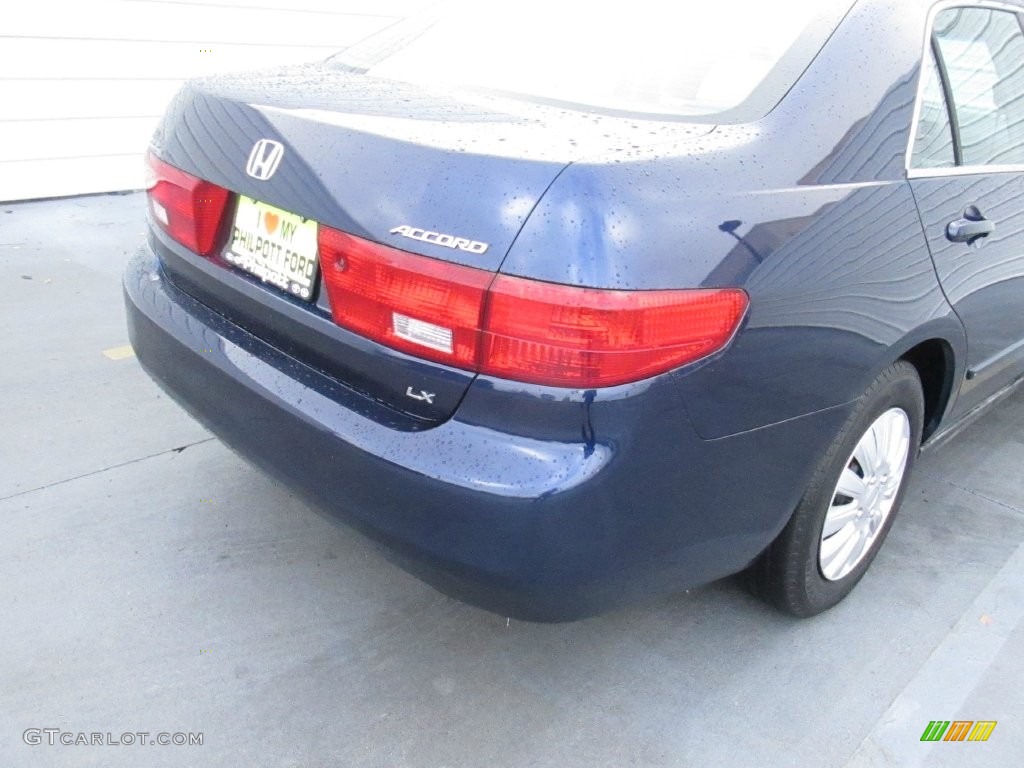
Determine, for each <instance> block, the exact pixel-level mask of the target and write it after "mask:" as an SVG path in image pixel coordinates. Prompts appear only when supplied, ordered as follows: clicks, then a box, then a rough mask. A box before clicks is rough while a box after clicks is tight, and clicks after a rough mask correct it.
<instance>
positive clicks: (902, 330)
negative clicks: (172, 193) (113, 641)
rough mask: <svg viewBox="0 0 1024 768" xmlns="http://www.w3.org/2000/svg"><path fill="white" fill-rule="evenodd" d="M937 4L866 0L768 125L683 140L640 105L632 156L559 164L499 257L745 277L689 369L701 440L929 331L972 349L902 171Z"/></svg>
mask: <svg viewBox="0 0 1024 768" xmlns="http://www.w3.org/2000/svg"><path fill="white" fill-rule="evenodd" d="M927 9H928V4H927V3H922V2H916V1H915V2H909V3H907V2H902V3H896V2H890V3H875V2H871V3H869V2H862V3H860V4H858V5H857V6H856V7H855V8H854V9H853V11H852V12H851V14H850V16H849V17H848V18H847V20H846V22H845V23H844V24H843V25H842V26H841V27H840V28H839V30H838V31H837V32H836V33H835V34H834V35H833V37H832V39H831V40H830V41H829V43H828V44H827V45H826V47H825V48H824V49H823V51H822V52H821V53H820V54H819V56H818V57H817V58H816V60H815V61H814V62H813V64H812V65H811V67H810V68H809V69H808V70H807V72H805V74H804V76H803V77H802V78H801V80H800V81H799V83H798V84H797V86H796V87H795V88H794V89H793V90H792V91H791V92H790V93H789V94H788V96H787V97H786V98H785V99H784V100H783V102H782V103H781V104H780V105H779V106H778V107H777V108H776V109H775V110H774V111H773V112H772V113H771V114H769V115H768V116H767V117H766V118H764V119H762V120H761V121H759V122H757V123H753V124H748V125H734V126H721V127H719V128H718V129H716V130H715V131H714V132H712V133H711V134H710V135H707V136H704V137H700V138H696V139H693V140H690V141H686V142H680V143H674V144H673V143H658V141H657V136H656V133H655V132H651V131H648V133H649V134H651V135H649V136H647V137H646V141H645V140H644V139H645V137H644V126H643V124H642V121H638V124H637V137H638V141H637V147H636V149H635V150H634V151H633V153H632V154H631V155H627V156H616V157H599V158H592V159H590V160H589V161H585V162H579V163H575V164H573V165H572V166H570V167H569V168H568V169H567V170H565V171H563V173H562V174H561V175H560V176H559V178H558V180H557V181H556V182H555V184H554V185H553V186H552V188H551V189H550V190H549V192H548V193H547V194H546V195H545V196H544V198H543V199H542V200H541V203H540V205H539V206H538V208H537V210H536V211H535V212H534V214H533V215H532V216H531V217H530V219H529V220H528V221H527V223H526V226H525V227H524V230H523V232H522V233H521V235H520V237H519V238H518V239H517V241H516V242H515V244H514V246H513V248H512V250H511V252H510V254H509V255H508V257H507V258H506V260H505V262H504V264H503V266H502V271H503V272H507V273H510V274H517V275H523V276H530V277H534V278H539V279H543V280H551V281H555V282H564V283H571V284H577V285H590V286H595V287H615V288H627V289H659V288H688V287H718V286H740V287H743V288H744V289H746V290H747V291H748V293H749V294H750V297H751V309H750V313H749V315H748V318H747V320H746V323H745V325H744V326H743V327H742V328H741V330H740V332H739V334H738V335H737V337H736V339H735V340H734V342H733V344H732V345H731V347H729V348H728V349H727V350H726V351H725V352H724V353H722V354H720V355H719V356H717V357H716V358H713V359H710V360H708V361H705V362H703V363H701V364H697V365H695V366H694V367H693V369H692V370H691V371H689V372H688V374H687V375H685V376H683V377H681V378H680V388H681V391H682V393H683V397H684V400H685V403H686V407H687V410H688V411H689V413H690V417H691V419H692V421H693V423H694V425H695V427H696V428H697V430H698V432H699V433H700V434H701V435H702V436H703V437H705V438H717V437H722V436H726V435H730V434H735V433H738V432H742V431H745V430H750V429H754V428H757V427H760V426H764V425H767V424H772V423H776V422H781V421H785V420H787V419H791V418H795V417H798V416H801V415H804V414H808V413H812V412H816V411H820V410H823V409H826V408H829V407H832V406H837V405H841V404H844V403H848V402H850V401H852V400H854V399H856V398H857V397H859V396H860V395H861V394H862V393H863V392H864V391H865V389H866V388H867V386H868V385H869V383H870V382H871V381H872V380H873V379H874V377H875V376H876V375H877V373H878V372H879V371H880V370H881V369H882V368H884V367H885V366H886V365H888V364H889V363H890V362H892V360H894V359H896V358H898V357H899V356H900V355H901V354H902V353H903V352H904V351H905V350H906V349H909V348H910V347H911V346H913V344H915V343H917V342H918V341H923V340H925V339H927V338H942V339H944V340H945V341H946V342H947V343H948V344H949V346H950V347H951V348H952V349H953V350H954V353H957V352H962V350H963V348H964V344H965V342H964V337H963V330H962V327H961V326H960V324H959V321H958V320H957V319H956V317H955V315H954V314H953V313H952V310H951V308H950V307H949V305H948V303H947V302H946V300H945V298H944V296H943V294H942V291H941V289H940V287H939V284H938V281H937V278H936V275H935V271H934V267H933V264H932V261H931V257H930V254H929V251H928V245H927V241H926V238H925V236H924V232H923V229H922V225H921V221H920V218H919V216H918V213H917V209H916V207H915V204H914V199H913V196H912V194H911V191H910V188H909V184H908V182H907V181H906V178H905V176H906V174H905V152H906V147H907V140H908V134H909V130H910V125H911V122H912V117H913V108H914V100H915V96H916V88H917V78H918V70H919V66H920V56H921V46H922V42H923V36H924V29H925V19H926V15H927ZM955 356H956V357H957V358H958V359H960V358H962V354H955Z"/></svg>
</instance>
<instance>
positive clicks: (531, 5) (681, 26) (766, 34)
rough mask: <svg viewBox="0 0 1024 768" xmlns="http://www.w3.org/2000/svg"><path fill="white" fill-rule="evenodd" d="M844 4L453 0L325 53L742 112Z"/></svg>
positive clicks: (623, 106) (604, 96)
mask: <svg viewBox="0 0 1024 768" xmlns="http://www.w3.org/2000/svg"><path fill="white" fill-rule="evenodd" d="M851 4H852V3H851V0H786V2H784V3H772V2H766V1H765V0H729V2H718V3H714V2H712V3H699V4H696V3H692V4H691V3H685V4H684V3H678V4H668V3H665V2H664V0H658V1H657V2H652V1H651V0H633V2H629V3H622V4H616V5H615V6H612V5H611V4H608V5H604V4H595V3H593V2H578V1H574V0H570V1H569V2H564V1H563V0H545V1H544V2H540V1H539V0H519V1H517V2H512V3H501V4H498V3H481V2H452V3H447V4H445V6H444V7H443V9H442V10H441V11H440V12H434V13H431V14H429V15H424V16H420V17H416V18H413V19H411V20H409V21H407V22H405V23H403V24H399V25H396V26H395V27H393V28H392V29H391V30H388V31H386V32H385V33H383V34H381V35H378V36H376V37H375V38H373V39H371V40H370V41H368V42H367V43H365V44H362V45H360V46H357V47H355V48H352V49H349V50H348V51H345V52H343V53H341V54H339V55H338V56H336V57H334V59H332V61H333V62H334V63H335V64H336V65H338V66H342V67H345V68H349V69H356V70H359V71H365V72H367V73H369V74H372V75H375V76H379V77H385V78H391V79H396V80H402V81H406V82H412V83H417V84H421V85H451V86H459V87H470V88H480V89H485V90H488V91H497V92H501V93H505V94H509V95H515V96H520V97H524V98H528V99H531V100H536V101H542V102H548V103H555V104H560V105H565V106H582V107H586V108H589V109H597V110H600V111H609V112H623V113H653V114H659V115H671V116H679V117H686V118H693V117H707V116H712V115H715V116H724V117H730V116H732V117H737V118H739V117H742V118H743V119H751V118H752V117H760V116H762V115H763V114H764V113H766V112H767V111H769V110H770V109H771V108H772V107H774V106H775V104H776V103H777V102H778V101H779V100H780V99H781V98H782V96H783V95H784V94H785V92H786V91H787V90H788V89H789V88H790V87H791V86H792V84H793V83H794V82H795V81H796V79H797V78H798V77H799V76H800V74H801V73H802V72H803V70H804V69H805V68H806V67H807V65H808V64H809V63H810V61H811V60H812V59H813V57H814V56H815V54H816V53H817V52H818V51H819V50H820V49H821V47H822V45H824V43H825V41H826V40H827V39H828V36H829V35H830V34H831V33H832V31H833V30H834V29H835V27H836V25H837V24H838V23H839V21H840V20H841V19H842V17H843V15H844V14H845V13H846V11H847V10H848V9H849V7H850V5H851ZM743 106H747V107H748V109H746V110H742V112H743V114H742V115H740V114H736V115H729V113H730V112H733V111H737V112H738V111H740V108H741V107H743ZM755 113H756V114H755Z"/></svg>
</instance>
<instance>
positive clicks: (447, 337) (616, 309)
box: [319, 225, 748, 388]
mask: <svg viewBox="0 0 1024 768" xmlns="http://www.w3.org/2000/svg"><path fill="white" fill-rule="evenodd" d="M319 246H320V259H321V265H322V271H323V276H324V284H325V286H326V288H327V292H328V295H329V297H330V300H331V310H332V312H333V313H334V320H335V322H336V323H338V325H340V326H342V327H344V328H348V329H349V330H352V331H355V332H356V333H359V334H361V335H364V336H366V337H368V338H370V339H373V340H374V341H377V342H380V343H381V344H385V345H387V346H389V347H392V348H394V349H398V350H401V351H403V352H407V353H408V354H411V355H415V356H417V357H422V358H427V359H430V360H436V361H438V362H441V363H445V364H447V365H451V366H455V367H457V368H465V369H468V370H472V371H478V372H480V373H486V374H491V375H494V376H498V377H501V378H506V379H512V380H515V381H526V382H532V383H536V384H546V385H550V386H558V387H574V388H589V387H607V386H613V385H616V384H625V383H627V382H631V381H639V380H640V379H644V378H647V377H649V376H654V375H656V374H658V373H664V372H665V371H669V370H671V369H673V368H678V367H679V366H681V365H685V364H687V363H692V362H694V361H696V360H699V359H700V358H702V357H706V356H707V355H710V354H712V353H713V352H716V351H718V350H719V349H721V348H722V347H723V346H725V345H726V344H727V343H728V342H729V340H730V339H731V338H732V336H733V334H734V333H735V332H736V329H737V328H738V327H739V324H740V321H742V319H743V316H744V315H745V314H746V311H747V304H748V299H747V294H746V293H745V292H744V291H742V290H738V289H707V290H680V291H607V290H598V289H594V288H578V287H575V286H567V285H556V284H553V283H542V282H538V281H536V280H526V279H523V278H519V277H510V276H507V275H497V276H495V275H493V274H492V273H490V272H487V271H485V270H479V269H473V268H471V267H464V266H461V265H458V264H450V263H448V262H444V261H438V260H436V259H431V258H427V257H425V256H418V255H415V254H411V253H407V252H405V251H400V250H396V249H394V248H389V247H387V246H384V245H379V244H377V243H371V242H368V241H366V240H362V239H360V238H357V237H353V236H352V235H348V234H345V233H343V232H338V231H337V230H333V229H330V228H328V227H325V226H322V225H321V227H320V236H319Z"/></svg>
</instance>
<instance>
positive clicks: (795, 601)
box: [747, 360, 924, 617]
mask: <svg viewBox="0 0 1024 768" xmlns="http://www.w3.org/2000/svg"><path fill="white" fill-rule="evenodd" d="M923 423H924V395H923V392H922V388H921V380H920V378H919V377H918V374H917V370H916V369H915V368H914V366H912V365H911V364H910V363H908V362H906V361H905V360H899V361H897V362H896V363H894V364H893V365H891V366H890V367H889V368H887V369H886V370H884V371H883V372H882V373H881V374H880V375H879V376H878V378H877V379H875V381H874V382H873V383H872V384H871V386H870V387H869V388H868V390H867V392H866V393H865V394H864V396H863V397H862V398H861V399H860V400H859V401H858V402H857V406H856V407H855V409H854V412H853V413H852V414H851V415H850V417H849V418H848V419H847V421H846V423H845V424H844V425H843V427H842V429H840V431H839V434H838V435H837V436H836V438H835V440H834V441H833V442H832V444H831V446H830V447H829V449H828V451H827V452H826V454H825V456H824V457H823V458H822V461H821V464H820V465H819V466H818V469H817V470H816V472H815V473H814V475H813V477H812V479H811V482H810V484H809V486H808V487H807V490H806V492H805V493H804V495H803V498H802V499H801V501H800V504H799V505H798V506H797V508H796V511H795V512H794V513H793V516H792V518H790V520H789V523H788V524H787V525H786V527H785V528H784V529H783V530H782V533H780V534H779V535H778V537H777V538H776V539H775V541H773V542H772V543H771V544H770V545H769V546H768V548H767V549H766V550H765V551H764V552H763V553H762V554H761V556H760V557H759V558H758V559H757V560H756V561H755V562H754V564H753V565H752V566H751V567H750V569H749V570H748V573H747V581H748V584H750V586H751V587H752V588H753V590H754V591H755V593H757V594H759V596H761V597H762V598H764V599H765V600H767V601H768V602H769V603H771V604H772V605H774V606H776V607H777V608H779V609H780V610H782V611H785V612H786V613H790V614H792V615H794V616H799V617H807V616H814V615H816V614H818V613H821V612H822V611H825V610H827V609H829V608H831V607H832V606H833V605H835V604H836V603H838V602H839V601H840V600H842V599H843V598H844V597H846V595H848V594H849V593H850V591H851V590H852V589H853V588H854V587H855V586H856V585H857V582H858V581H860V579H861V577H862V576H863V575H864V573H865V572H866V571H867V569H868V567H869V566H870V565H871V562H872V561H873V560H874V559H875V555H877V554H878V550H879V549H880V548H881V546H882V542H883V541H884V540H885V536H886V534H888V532H889V529H890V528H891V527H892V523H893V520H894V519H895V517H896V511H897V510H898V509H899V506H900V504H901V503H902V501H903V497H904V495H905V493H906V489H907V479H908V477H909V476H910V473H911V470H912V469H913V466H914V460H915V459H916V458H917V454H918V452H919V449H920V445H921V429H922V424H923ZM879 442H881V443H882V446H881V448H879ZM901 454H902V456H901ZM900 464H902V467H900ZM844 491H846V492H847V493H844ZM826 522H827V523H828V528H827V530H826Z"/></svg>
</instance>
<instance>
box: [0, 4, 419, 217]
mask: <svg viewBox="0 0 1024 768" xmlns="http://www.w3.org/2000/svg"><path fill="white" fill-rule="evenodd" d="M426 4H427V3H426V2H424V0H375V1H374V2H369V1H368V0H338V1H335V0H297V1H296V2H295V4H294V5H292V6H290V7H285V6H286V5H288V3H287V2H286V0H209V1H207V0H58V1H55V0H42V2H40V1H39V0H28V1H27V2H24V3H17V4H11V5H12V8H8V9H6V10H5V11H4V19H3V23H2V24H0V200H26V199H32V198H40V197H58V196H63V195H73V194H81V193H88V192H108V191H114V190H124V189H137V188H139V187H140V186H141V179H142V154H143V152H144V150H145V147H146V145H147V143H148V141H149V137H150V135H151V133H152V131H153V128H154V127H155V125H156V121H157V119H158V117H159V115H160V114H161V113H162V111H163V108H164V106H165V105H166V104H167V102H168V101H169V100H170V98H171V97H172V96H173V95H174V93H175V91H176V90H177V89H178V87H179V86H180V85H181V82H182V81H183V80H184V79H185V78H188V77H194V76H197V75H204V74H209V73H212V72H218V71H230V70H242V69H251V68H256V67H263V66H273V65H277V64H290V63H297V62H303V61H311V60H316V59H322V58H324V57H326V56H328V55H329V54H331V53H334V52H336V51H337V50H339V49H340V48H344V47H347V46H349V45H352V44H354V43H356V42H358V41H359V40H362V39H363V38H365V37H367V36H368V35H371V34H373V33H374V32H376V31H377V30H380V29H382V28H384V27H385V26H388V25H390V24H393V23H395V22H396V21H398V20H400V19H401V18H402V17H404V16H406V15H408V14H409V13H412V12H413V11H415V10H416V9H417V8H420V7H423V6H424V5H426ZM12 11H13V12H12Z"/></svg>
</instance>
